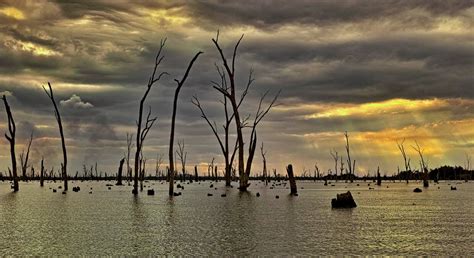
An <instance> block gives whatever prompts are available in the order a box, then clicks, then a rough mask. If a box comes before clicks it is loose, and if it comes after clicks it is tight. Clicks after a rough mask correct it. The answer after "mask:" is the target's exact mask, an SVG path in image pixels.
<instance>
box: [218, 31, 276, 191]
mask: <svg viewBox="0 0 474 258" xmlns="http://www.w3.org/2000/svg"><path fill="white" fill-rule="evenodd" d="M243 37H244V35H242V36H241V37H240V38H239V40H238V41H237V43H236V44H235V46H234V51H233V53H232V60H231V64H230V65H229V63H228V62H227V59H226V57H225V55H224V52H223V50H222V48H221V47H220V45H219V31H218V32H217V35H216V38H215V39H212V42H213V43H214V45H215V46H216V48H217V50H218V52H219V54H220V57H221V61H222V63H223V66H224V68H225V69H223V70H225V72H226V74H227V80H228V81H229V83H228V84H227V85H229V87H228V88H227V89H223V88H221V87H219V86H217V85H214V86H213V87H214V88H215V89H216V90H218V91H220V92H221V93H222V94H223V95H224V96H225V97H227V98H228V99H229V101H230V103H231V106H232V111H233V116H234V121H235V127H236V132H237V143H238V151H239V152H238V169H239V177H240V180H239V181H240V183H239V190H240V191H246V190H247V188H248V187H249V185H250V184H249V183H248V181H249V176H250V171H251V168H252V161H253V157H254V154H255V149H256V147H257V131H256V128H257V125H258V124H259V123H260V121H261V120H262V119H263V118H264V117H265V115H266V114H267V113H268V111H269V110H270V109H271V108H272V107H273V106H274V104H275V101H276V100H277V98H278V96H279V94H280V92H278V94H277V95H276V96H275V98H274V99H273V101H272V102H271V103H270V105H269V106H268V107H267V108H263V107H262V102H263V100H264V99H265V96H266V95H267V94H268V91H267V92H266V93H265V94H264V95H263V96H262V97H261V98H260V102H259V105H258V109H257V112H256V114H255V118H254V121H253V124H252V125H248V124H247V122H246V121H247V119H246V118H243V119H242V118H241V117H240V113H239V107H240V105H241V104H242V101H243V100H244V98H245V96H246V95H247V92H248V89H249V87H250V85H251V84H252V83H253V81H254V78H253V76H252V71H250V73H249V77H248V81H247V85H246V87H245V89H244V91H243V93H242V95H241V97H240V100H238V97H237V92H236V83H235V58H236V55H237V49H238V47H239V44H240V42H241V41H242V39H243ZM244 127H250V128H251V134H250V142H249V148H248V151H249V155H248V158H247V164H246V166H245V164H244V138H243V133H242V129H243V128H244Z"/></svg>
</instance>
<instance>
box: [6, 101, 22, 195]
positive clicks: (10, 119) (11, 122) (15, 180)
mask: <svg viewBox="0 0 474 258" xmlns="http://www.w3.org/2000/svg"><path fill="white" fill-rule="evenodd" d="M3 104H5V110H6V112H7V118H8V132H9V134H10V135H7V134H6V133H5V138H6V139H7V140H8V142H9V143H10V157H11V161H12V173H11V177H12V180H13V191H14V192H17V191H18V190H19V186H18V175H17V166H16V155H15V136H16V125H15V120H14V119H13V115H12V111H11V109H10V105H8V101H7V97H6V96H5V95H3Z"/></svg>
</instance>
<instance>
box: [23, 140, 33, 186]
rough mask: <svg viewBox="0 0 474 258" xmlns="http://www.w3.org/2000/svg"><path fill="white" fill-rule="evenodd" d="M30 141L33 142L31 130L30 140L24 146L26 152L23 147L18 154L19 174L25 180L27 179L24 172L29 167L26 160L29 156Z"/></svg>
mask: <svg viewBox="0 0 474 258" xmlns="http://www.w3.org/2000/svg"><path fill="white" fill-rule="evenodd" d="M32 142H33V132H31V135H30V140H29V141H28V145H27V147H26V153H25V150H24V149H23V151H22V152H21V154H20V165H21V174H22V178H23V180H25V181H26V180H27V175H26V172H27V170H28V168H29V167H30V166H29V165H28V160H29V157H30V149H31V143H32Z"/></svg>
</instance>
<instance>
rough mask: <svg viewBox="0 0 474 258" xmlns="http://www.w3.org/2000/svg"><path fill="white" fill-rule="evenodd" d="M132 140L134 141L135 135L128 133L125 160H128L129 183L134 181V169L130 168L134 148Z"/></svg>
mask: <svg viewBox="0 0 474 258" xmlns="http://www.w3.org/2000/svg"><path fill="white" fill-rule="evenodd" d="M132 140H133V133H132V134H128V133H127V155H126V156H125V158H126V160H127V178H128V181H129V182H131V181H132V168H131V167H130V152H131V151H132V148H133V142H132Z"/></svg>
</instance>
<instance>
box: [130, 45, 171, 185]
mask: <svg viewBox="0 0 474 258" xmlns="http://www.w3.org/2000/svg"><path fill="white" fill-rule="evenodd" d="M165 43H166V39H164V40H161V42H160V48H159V49H158V53H157V54H156V57H155V66H154V67H153V72H152V74H151V76H150V78H149V79H148V84H147V87H146V90H145V94H143V97H142V99H141V100H140V107H139V109H138V120H137V135H136V152H135V167H134V170H135V175H134V178H133V191H132V193H133V194H138V174H139V173H140V170H139V166H140V153H141V152H142V148H143V142H144V141H145V138H146V136H147V135H148V132H149V131H150V129H151V127H152V126H153V124H154V123H155V121H156V119H157V118H156V117H154V118H151V108H149V110H148V115H147V117H146V120H145V125H144V128H142V123H143V121H142V120H143V105H144V104H145V100H146V98H147V96H148V94H149V93H150V90H151V87H152V86H153V85H154V84H155V83H156V82H158V81H159V80H160V79H161V77H162V76H163V75H165V74H167V73H166V72H161V73H160V74H159V75H158V76H157V75H156V70H157V69H158V66H159V65H160V63H161V61H162V60H163V58H164V56H162V55H161V51H162V50H163V47H164V46H165Z"/></svg>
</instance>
